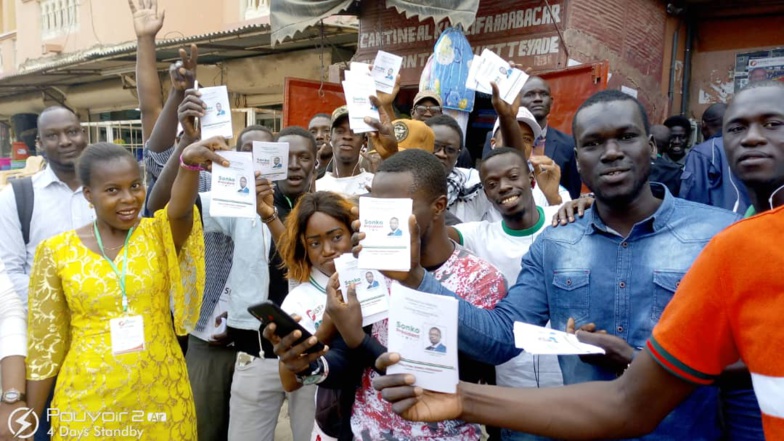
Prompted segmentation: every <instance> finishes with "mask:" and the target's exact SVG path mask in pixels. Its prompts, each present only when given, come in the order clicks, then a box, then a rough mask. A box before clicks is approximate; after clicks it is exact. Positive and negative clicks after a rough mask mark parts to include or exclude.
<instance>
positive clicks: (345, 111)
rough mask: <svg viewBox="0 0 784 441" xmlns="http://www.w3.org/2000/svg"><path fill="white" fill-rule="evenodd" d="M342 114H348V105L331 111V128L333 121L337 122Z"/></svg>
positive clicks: (333, 124) (333, 125)
mask: <svg viewBox="0 0 784 441" xmlns="http://www.w3.org/2000/svg"><path fill="white" fill-rule="evenodd" d="M344 116H348V107H346V106H340V107H338V108H337V109H335V110H333V111H332V124H331V126H330V127H331V128H334V127H335V123H337V122H338V121H339V120H340V119H341V118H343V117H344Z"/></svg>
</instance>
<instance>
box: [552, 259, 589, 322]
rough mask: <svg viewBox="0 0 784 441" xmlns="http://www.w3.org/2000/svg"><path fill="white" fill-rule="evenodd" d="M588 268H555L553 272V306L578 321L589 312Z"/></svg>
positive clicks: (586, 316)
mask: <svg viewBox="0 0 784 441" xmlns="http://www.w3.org/2000/svg"><path fill="white" fill-rule="evenodd" d="M590 275H591V271H590V270H587V269H586V270H556V271H555V272H554V274H553V287H554V289H553V306H554V307H555V308H556V309H558V310H559V311H558V312H556V314H561V313H562V312H563V313H565V314H566V315H568V316H569V317H573V318H574V319H575V320H576V321H577V322H578V323H579V322H581V321H582V320H585V319H587V318H588V315H589V313H590V308H589V307H590V302H589V297H590V285H589V283H590Z"/></svg>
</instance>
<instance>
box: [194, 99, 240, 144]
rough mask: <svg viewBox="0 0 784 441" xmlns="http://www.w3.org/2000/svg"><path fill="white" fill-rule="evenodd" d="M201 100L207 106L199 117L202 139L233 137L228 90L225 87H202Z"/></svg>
mask: <svg viewBox="0 0 784 441" xmlns="http://www.w3.org/2000/svg"><path fill="white" fill-rule="evenodd" d="M199 92H201V99H202V101H204V103H205V104H206V105H207V110H205V111H204V116H202V117H201V137H202V139H208V138H212V137H213V136H220V137H223V138H226V139H230V138H232V137H233V136H234V132H233V131H232V128H231V107H229V90H228V89H227V88H226V86H217V87H202V88H201V89H199Z"/></svg>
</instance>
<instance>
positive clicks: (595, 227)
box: [585, 182, 674, 237]
mask: <svg viewBox="0 0 784 441" xmlns="http://www.w3.org/2000/svg"><path fill="white" fill-rule="evenodd" d="M650 186H651V191H652V192H653V196H654V197H657V198H660V199H662V203H661V205H659V208H658V209H657V210H656V212H654V213H653V214H652V215H650V216H648V217H647V218H645V219H643V220H641V221H639V222H637V223H636V224H634V227H632V230H631V232H630V233H629V237H632V236H634V235H642V234H647V233H654V232H656V231H659V230H661V229H662V228H666V227H667V221H668V220H669V219H670V216H671V215H672V211H673V208H674V204H673V196H672V194H671V193H670V191H669V190H668V189H667V187H666V186H664V185H663V184H660V183H658V182H651V183H650ZM585 228H586V234H593V233H596V232H604V233H608V234H613V235H616V236H620V234H618V233H617V232H616V231H614V230H613V229H612V228H610V227H608V226H607V224H605V223H604V221H603V220H602V219H601V218H600V217H599V212H598V210H591V221H590V222H588V223H586V226H585Z"/></svg>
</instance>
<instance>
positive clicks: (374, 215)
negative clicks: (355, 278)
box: [359, 197, 413, 271]
mask: <svg viewBox="0 0 784 441" xmlns="http://www.w3.org/2000/svg"><path fill="white" fill-rule="evenodd" d="M412 207H413V202H412V200H411V199H382V198H371V197H361V198H359V219H360V221H361V222H362V226H361V227H360V228H361V231H362V232H363V233H365V239H363V240H362V242H361V244H362V252H360V253H359V267H360V268H362V269H375V270H381V271H384V270H389V271H408V270H410V269H411V232H410V231H409V230H408V218H409V217H410V216H411V210H412Z"/></svg>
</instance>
